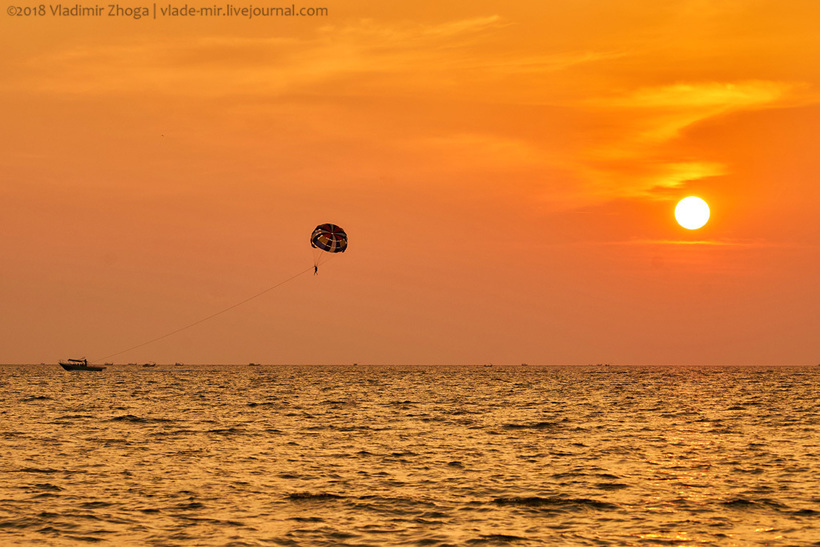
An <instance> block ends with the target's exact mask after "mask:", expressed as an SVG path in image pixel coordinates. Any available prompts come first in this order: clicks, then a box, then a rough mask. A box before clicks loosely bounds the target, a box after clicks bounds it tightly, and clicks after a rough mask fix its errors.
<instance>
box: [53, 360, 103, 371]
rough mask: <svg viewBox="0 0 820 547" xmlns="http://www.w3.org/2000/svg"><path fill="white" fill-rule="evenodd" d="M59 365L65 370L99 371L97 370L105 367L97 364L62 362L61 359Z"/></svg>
mask: <svg viewBox="0 0 820 547" xmlns="http://www.w3.org/2000/svg"><path fill="white" fill-rule="evenodd" d="M60 366H61V367H63V368H64V369H66V370H93V371H99V370H103V369H104V368H105V367H98V366H94V365H78V364H74V363H63V362H62V361H61V362H60Z"/></svg>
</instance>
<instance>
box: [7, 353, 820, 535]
mask: <svg viewBox="0 0 820 547" xmlns="http://www.w3.org/2000/svg"><path fill="white" fill-rule="evenodd" d="M819 396H820V367H802V368H800V367H705V366H704V367H618V366H589V367H538V366H514V367H513V366H510V367H500V366H495V367H488V366H479V367H433V366H429V367H426V366H418V367H390V366H339V367H310V366H261V367H249V366H220V367H217V366H212V367H205V366H202V367H174V366H158V367H156V368H150V369H148V368H141V367H129V366H113V367H109V368H108V369H107V370H105V371H103V372H65V371H63V370H62V369H60V368H59V367H57V366H56V365H53V366H48V365H42V366H40V365H38V366H2V367H0V397H1V398H2V405H0V426H1V427H0V437H1V438H2V443H0V544H2V545H58V546H59V545H78V544H87V543H102V544H112V545H162V546H166V545H168V546H173V545H206V546H210V545H235V546H242V545H286V546H310V547H313V546H348V545H349V546H352V545H361V546H365V545H366V546H392V545H418V546H440V547H443V546H462V545H466V546H471V545H476V546H481V545H512V546H516V547H517V546H530V545H533V546H535V545H595V546H598V545H675V546H695V545H727V546H728V545H738V546H746V545H769V546H787V545H789V546H791V545H820V458H819V457H818V456H820V436H818V423H819V422H820V397H819Z"/></svg>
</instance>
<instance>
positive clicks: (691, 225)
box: [675, 196, 709, 230]
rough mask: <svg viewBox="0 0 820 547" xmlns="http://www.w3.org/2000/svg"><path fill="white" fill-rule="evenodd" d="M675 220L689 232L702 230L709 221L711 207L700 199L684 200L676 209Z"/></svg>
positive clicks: (689, 198)
mask: <svg viewBox="0 0 820 547" xmlns="http://www.w3.org/2000/svg"><path fill="white" fill-rule="evenodd" d="M675 219H676V220H677V221H678V224H680V225H681V226H683V227H684V228H686V229H687V230H697V229H698V228H702V227H703V226H704V225H705V224H706V222H708V221H709V205H707V204H706V202H705V201H703V200H702V199H700V198H699V197H695V196H689V197H688V198H683V199H682V200H680V201H679V202H678V205H677V207H675Z"/></svg>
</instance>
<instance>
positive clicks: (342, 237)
mask: <svg viewBox="0 0 820 547" xmlns="http://www.w3.org/2000/svg"><path fill="white" fill-rule="evenodd" d="M310 246H311V247H313V249H314V251H313V266H314V271H313V273H316V270H317V267H318V266H319V263H320V262H322V259H323V258H324V257H325V256H326V254H327V253H343V252H345V251H346V250H347V234H346V233H345V231H344V230H342V229H341V228H339V227H338V226H336V225H335V224H320V225H318V226H317V227H316V229H315V230H313V233H312V234H310Z"/></svg>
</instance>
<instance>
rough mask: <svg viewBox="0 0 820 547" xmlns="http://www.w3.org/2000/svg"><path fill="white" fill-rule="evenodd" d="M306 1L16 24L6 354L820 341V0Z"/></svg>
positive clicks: (198, 359)
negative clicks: (315, 12) (319, 250)
mask: <svg viewBox="0 0 820 547" xmlns="http://www.w3.org/2000/svg"><path fill="white" fill-rule="evenodd" d="M171 4H172V5H174V6H183V5H184V3H173V2H172V3H171ZM233 4H234V5H235V6H240V5H242V6H245V5H252V3H247V4H242V3H241V2H234V3H233ZM445 4H446V5H445ZM21 5H26V4H22V3H21ZM29 5H32V6H33V5H35V4H29ZM38 5H39V4H38ZM72 5H73V4H72ZM86 5H88V6H92V5H93V4H86ZM134 5H140V4H138V3H137V4H134ZM148 5H150V4H148ZM163 5H166V4H163ZM189 5H201V6H211V5H212V4H211V3H196V2H189ZM215 5H222V4H215ZM283 5H285V4H283ZM287 5H289V4H287ZM46 6H47V9H48V6H49V5H48V4H46ZM298 6H311V7H326V8H327V9H328V16H326V17H313V18H310V17H293V18H285V17H280V18H268V19H264V18H256V19H250V20H249V19H245V18H239V17H234V18H225V17H221V18H217V17H211V18H208V17H205V18H202V17H200V18H198V19H197V18H191V19H180V18H169V17H165V18H163V17H160V18H158V19H156V20H154V19H151V18H146V19H141V20H134V19H131V18H126V17H120V18H117V17H107V16H101V17H85V18H80V17H73V18H72V17H54V16H51V15H50V14H49V15H47V16H44V17H12V16H9V15H8V13H4V14H3V15H2V17H0V45H1V46H2V51H4V55H3V56H2V58H0V69H2V74H3V77H2V79H0V100H2V103H0V104H2V109H3V118H2V131H0V167H1V168H2V169H1V170H0V227H2V229H0V234H2V238H0V256H2V258H3V268H2V271H1V272H0V302H2V306H3V308H2V309H3V313H2V314H0V362H5V363H20V362H41V361H45V362H54V361H56V360H57V359H61V358H66V357H75V356H83V355H84V356H86V357H88V358H89V359H96V358H102V357H105V356H107V355H109V354H112V353H115V352H117V351H120V350H123V349H125V348H128V347H130V346H133V345H136V344H139V343H141V342H144V341H146V340H149V339H151V338H154V337H156V336H160V335H162V334H164V333H167V332H170V331H172V330H174V329H176V328H179V327H180V326H183V325H186V324H188V323H191V322H193V321H196V320H198V319H200V318H202V317H205V316H208V315H210V314H211V313H214V312H215V311H218V310H221V309H223V308H226V307H228V306H230V305H232V304H234V303H236V302H238V301H241V300H243V299H244V298H246V297H248V296H250V295H253V294H255V293H257V292H259V291H261V290H263V289H265V288H267V287H269V286H271V285H274V284H276V283H278V282H279V281H282V280H284V279H287V278H289V277H290V276H292V275H294V274H295V273H298V272H300V271H302V270H304V269H306V268H309V267H311V266H312V254H311V250H310V248H309V245H308V235H309V234H310V232H311V230H312V229H313V227H314V226H315V225H317V224H319V223H322V222H334V223H337V224H339V225H341V226H343V227H344V228H345V229H346V230H347V232H348V234H349V236H350V247H349V250H348V252H347V253H345V254H344V255H343V256H341V257H339V258H337V259H335V260H333V261H331V262H329V263H328V264H326V265H325V266H323V267H322V268H321V270H320V272H319V276H317V277H313V276H312V275H305V276H302V277H299V278H297V279H296V280H294V281H292V282H290V283H288V284H286V285H284V286H282V287H280V288H278V289H276V290H275V291H272V292H270V293H269V294H267V295H265V296H264V297H261V298H259V299H256V300H254V301H252V302H249V303H248V304H245V305H243V306H242V307H240V308H237V309H236V310H233V311H231V312H228V313H226V314H224V315H221V316H219V317H217V318H214V319H213V320H210V321H208V322H205V323H203V324H201V325H198V326H196V327H194V328H192V329H189V330H187V331H184V332H182V333H179V334H177V335H175V336H172V337H169V338H167V339H165V340H162V341H159V342H156V343H154V344H150V345H147V346H145V347H142V348H139V349H137V350H134V351H131V352H127V353H124V354H122V355H119V356H117V357H116V358H115V359H114V360H116V361H117V362H132V361H134V362H144V361H156V362H174V361H183V362H186V363H244V362H248V361H254V362H264V363H298V364H301V363H304V364H313V363H316V364H332V363H342V364H349V363H352V362H358V363H373V364H381V363H385V364H471V363H475V364H481V363H490V362H492V363H521V362H528V363H532V364H542V363H543V364H562V363H568V364H574V363H579V364H584V363H599V362H611V363H641V364H644V363H647V364H651V363H658V364H665V363H681V364H684V363H693V364H700V363H703V364H742V363H761V364H769V363H784V364H785V363H788V364H803V363H805V364H815V363H817V362H820V361H819V360H820V347H818V342H817V332H818V331H820V322H818V320H817V310H818V305H820V289H819V288H818V281H817V280H818V278H820V275H819V274H820V255H818V247H817V245H818V238H819V237H820V228H819V227H820V222H818V219H817V216H816V210H815V209H816V205H817V204H818V203H820V181H818V174H819V173H820V159H819V158H820V155H818V153H817V143H818V142H820V92H819V91H818V80H820V63H819V62H818V61H817V59H820V34H818V33H817V31H816V24H817V21H818V20H820V3H818V2H816V1H814V0H778V1H773V0H772V1H770V0H673V1H670V2H657V1H656V0H638V1H635V0H630V1H623V2H621V1H611V0H552V1H538V2H536V1H532V2H523V1H519V2H490V1H481V0H470V1H461V0H457V1H453V2H446V3H444V2H440V1H436V2H428V1H427V0H418V1H415V2H412V3H410V2H408V3H400V5H399V6H397V5H394V4H393V3H388V2H383V1H382V0H378V1H376V0H372V1H371V0H359V1H351V0H346V1H344V2H342V1H337V0H322V1H320V2H315V3H309V4H300V5H298ZM692 194H694V195H699V196H701V197H703V198H704V199H706V200H707V201H708V202H709V204H710V206H711V208H712V218H711V220H710V222H709V224H707V226H706V227H705V228H703V229H701V230H698V231H693V232H690V231H688V230H685V229H683V228H681V227H679V226H678V225H677V224H676V223H675V220H674V216H673V210H674V206H675V203H676V202H677V201H678V200H679V199H681V198H683V197H685V196H687V195H692Z"/></svg>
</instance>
